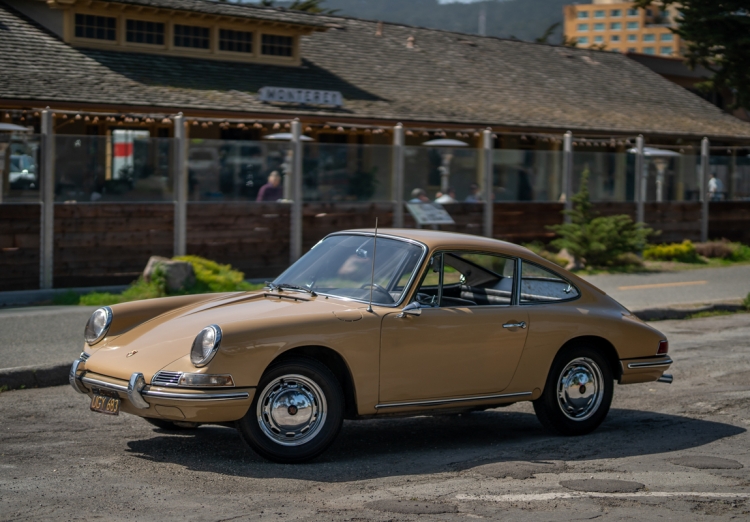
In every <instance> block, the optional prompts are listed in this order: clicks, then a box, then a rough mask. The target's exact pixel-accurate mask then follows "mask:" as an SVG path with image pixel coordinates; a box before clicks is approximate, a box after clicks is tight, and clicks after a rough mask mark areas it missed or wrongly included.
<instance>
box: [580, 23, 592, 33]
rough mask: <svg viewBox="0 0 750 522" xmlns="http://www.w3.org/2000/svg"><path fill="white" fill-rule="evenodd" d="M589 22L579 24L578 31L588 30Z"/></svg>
mask: <svg viewBox="0 0 750 522" xmlns="http://www.w3.org/2000/svg"><path fill="white" fill-rule="evenodd" d="M588 30H589V24H578V32H582V31H588Z"/></svg>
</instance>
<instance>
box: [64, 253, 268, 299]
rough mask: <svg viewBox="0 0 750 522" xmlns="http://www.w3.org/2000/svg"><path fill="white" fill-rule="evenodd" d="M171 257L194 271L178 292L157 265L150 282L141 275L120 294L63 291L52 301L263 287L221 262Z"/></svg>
mask: <svg viewBox="0 0 750 522" xmlns="http://www.w3.org/2000/svg"><path fill="white" fill-rule="evenodd" d="M174 259H175V260H177V261H187V262H189V263H190V264H191V265H193V270H194V271H195V284H194V285H193V286H191V287H190V288H186V289H182V290H179V291H177V292H168V291H167V289H166V280H165V277H164V273H163V271H160V270H159V267H157V269H156V270H155V271H154V275H153V277H152V278H151V280H150V281H146V280H145V279H143V277H140V278H138V280H136V281H134V282H133V283H132V284H131V285H130V286H129V287H128V288H127V289H125V290H124V291H123V292H122V293H119V294H113V293H109V292H91V293H88V294H84V295H78V294H76V293H75V292H66V293H64V294H59V295H58V296H55V299H54V303H55V304H65V305H83V306H107V305H113V304H119V303H127V302H130V301H140V300H143V299H154V298H157V297H169V296H175V295H189V294H206V293H214V292H238V291H249V290H258V289H260V288H263V286H264V285H262V284H251V283H247V282H246V281H245V275H244V274H243V273H242V272H240V271H239V270H234V269H233V268H232V267H231V266H230V265H221V264H219V263H216V262H214V261H210V260H208V259H204V258H202V257H198V256H180V257H176V258H174Z"/></svg>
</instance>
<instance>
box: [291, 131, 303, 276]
mask: <svg viewBox="0 0 750 522" xmlns="http://www.w3.org/2000/svg"><path fill="white" fill-rule="evenodd" d="M301 129H302V125H301V124H300V121H299V120H294V121H293V122H292V141H291V144H290V145H291V147H292V179H291V196H292V212H291V215H290V216H291V217H290V219H291V223H290V227H289V228H290V231H289V235H290V237H289V261H290V262H291V263H294V262H295V261H297V260H298V259H299V258H300V257H301V256H302V140H301V139H300V135H301V134H302V131H301Z"/></svg>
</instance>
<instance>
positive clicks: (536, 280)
mask: <svg viewBox="0 0 750 522" xmlns="http://www.w3.org/2000/svg"><path fill="white" fill-rule="evenodd" d="M521 267H522V268H521V303H522V304H524V303H526V304H528V303H554V302H555V301H567V300H569V299H573V298H576V297H578V295H579V294H578V290H577V289H576V287H574V286H573V285H571V284H570V283H568V282H567V281H566V280H564V279H563V278H561V277H560V276H558V275H557V274H555V273H554V272H551V271H549V270H547V269H545V268H542V267H539V266H536V265H532V264H531V263H527V262H526V261H524V262H523V264H522V265H521Z"/></svg>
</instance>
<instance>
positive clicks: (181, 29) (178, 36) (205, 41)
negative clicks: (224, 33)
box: [174, 24, 210, 49]
mask: <svg viewBox="0 0 750 522" xmlns="http://www.w3.org/2000/svg"><path fill="white" fill-rule="evenodd" d="M209 35H210V30H209V28H208V27H200V26H197V25H179V24H175V26H174V45H175V46H176V47H192V48H194V49H208V47H209Z"/></svg>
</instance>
